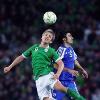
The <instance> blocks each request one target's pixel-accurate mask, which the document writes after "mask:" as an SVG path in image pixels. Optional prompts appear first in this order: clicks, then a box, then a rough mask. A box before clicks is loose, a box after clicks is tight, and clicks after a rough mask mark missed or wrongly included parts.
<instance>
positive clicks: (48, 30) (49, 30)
mask: <svg viewBox="0 0 100 100" xmlns="http://www.w3.org/2000/svg"><path fill="white" fill-rule="evenodd" d="M46 32H49V33H51V34H52V35H53V38H52V41H54V39H55V33H54V31H53V30H52V29H46V30H45V31H44V32H43V34H44V33H46Z"/></svg>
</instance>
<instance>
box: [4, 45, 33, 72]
mask: <svg viewBox="0 0 100 100" xmlns="http://www.w3.org/2000/svg"><path fill="white" fill-rule="evenodd" d="M32 48H33V47H30V48H29V49H28V50H26V51H25V52H24V53H22V55H20V56H18V57H17V58H16V59H15V60H14V61H13V62H12V63H11V64H10V65H9V66H8V67H5V68H4V73H7V72H9V71H10V70H11V69H12V68H13V67H14V66H16V65H17V64H19V63H20V62H22V61H23V60H24V59H25V58H27V57H30V56H31V51H32Z"/></svg>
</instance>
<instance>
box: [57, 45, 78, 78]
mask: <svg viewBox="0 0 100 100" xmlns="http://www.w3.org/2000/svg"><path fill="white" fill-rule="evenodd" d="M57 52H58V54H59V56H60V58H61V59H62V61H63V62H64V67H67V68H69V69H74V64H75V60H76V59H77V55H76V53H75V52H74V49H73V48H72V47H71V46H70V47H65V46H64V45H61V46H60V47H59V48H58V50H57ZM73 79H74V76H73V75H72V74H70V73H68V72H65V71H63V72H62V73H61V75H60V77H59V80H73Z"/></svg>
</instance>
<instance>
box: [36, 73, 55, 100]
mask: <svg viewBox="0 0 100 100" xmlns="http://www.w3.org/2000/svg"><path fill="white" fill-rule="evenodd" d="M53 75H54V73H53V72H50V73H49V74H48V75H44V76H41V77H39V79H38V80H36V87H37V92H38V96H39V99H40V100H43V98H44V97H49V98H50V99H51V100H54V99H53V98H52V93H51V91H52V89H53V87H54V84H55V83H56V82H57V80H54V79H53V78H52V77H53Z"/></svg>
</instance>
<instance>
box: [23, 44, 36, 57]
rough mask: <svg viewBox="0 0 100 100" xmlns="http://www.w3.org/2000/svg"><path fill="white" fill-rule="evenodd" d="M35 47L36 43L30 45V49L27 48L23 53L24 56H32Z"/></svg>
mask: <svg viewBox="0 0 100 100" xmlns="http://www.w3.org/2000/svg"><path fill="white" fill-rule="evenodd" d="M34 48H35V45H33V46H32V47H30V48H29V49H27V50H26V51H25V52H23V53H22V56H23V57H24V58H28V57H30V56H31V54H32V50H33V49H34Z"/></svg>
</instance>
